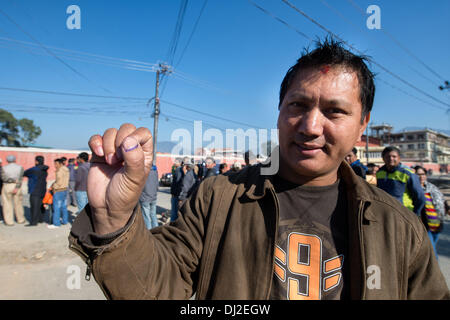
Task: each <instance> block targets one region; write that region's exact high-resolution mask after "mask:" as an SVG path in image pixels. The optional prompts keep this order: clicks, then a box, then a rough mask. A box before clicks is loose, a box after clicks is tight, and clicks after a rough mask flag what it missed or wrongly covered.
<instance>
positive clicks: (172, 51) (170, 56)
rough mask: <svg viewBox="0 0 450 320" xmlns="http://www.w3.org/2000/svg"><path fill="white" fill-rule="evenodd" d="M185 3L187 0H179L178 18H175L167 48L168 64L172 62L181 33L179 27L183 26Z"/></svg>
mask: <svg viewBox="0 0 450 320" xmlns="http://www.w3.org/2000/svg"><path fill="white" fill-rule="evenodd" d="M187 4H188V1H187V0H181V3H180V9H179V11H178V18H177V22H176V24H175V30H174V32H173V35H172V40H171V42H170V46H169V50H168V52H167V55H166V61H168V63H169V64H170V65H172V64H173V59H174V57H175V52H176V50H177V47H178V42H179V40H180V34H181V29H182V27H183V21H184V15H185V13H186V8H187Z"/></svg>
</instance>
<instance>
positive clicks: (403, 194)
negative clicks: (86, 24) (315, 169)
mask: <svg viewBox="0 0 450 320" xmlns="http://www.w3.org/2000/svg"><path fill="white" fill-rule="evenodd" d="M381 156H382V158H383V161H384V165H383V166H382V167H381V168H380V167H379V166H378V165H376V164H374V163H369V164H368V165H367V166H365V165H363V164H362V163H361V162H360V160H359V159H358V158H357V149H356V148H353V149H352V151H351V152H350V153H349V154H348V155H347V156H346V157H345V160H346V161H347V162H348V163H349V164H350V166H351V167H352V169H353V171H354V172H355V173H356V174H357V175H358V176H360V177H361V178H363V179H365V180H366V181H367V182H368V183H370V184H373V185H376V186H377V187H378V188H380V189H382V190H384V191H386V192H387V193H389V194H390V195H391V196H393V197H394V198H395V199H397V200H398V201H399V202H400V203H401V204H402V205H403V206H405V207H406V208H408V209H409V210H411V211H413V212H414V213H415V214H416V215H417V216H419V217H420V219H421V220H422V221H423V223H424V225H425V228H426V229H427V231H428V236H429V237H430V241H431V243H432V245H433V249H434V252H435V255H436V258H437V257H438V255H437V252H436V244H437V242H438V239H439V234H440V233H441V232H442V229H443V226H444V220H445V216H446V214H447V213H448V214H450V212H449V208H448V204H447V202H446V201H445V198H444V195H443V194H442V192H441V191H440V190H439V188H437V187H436V186H435V185H434V184H432V183H431V182H429V181H427V170H426V169H425V168H424V167H422V166H415V167H414V168H410V167H408V166H406V165H404V164H402V163H401V157H400V150H399V149H398V148H397V147H394V146H388V147H386V148H384V150H383V151H382V153H381Z"/></svg>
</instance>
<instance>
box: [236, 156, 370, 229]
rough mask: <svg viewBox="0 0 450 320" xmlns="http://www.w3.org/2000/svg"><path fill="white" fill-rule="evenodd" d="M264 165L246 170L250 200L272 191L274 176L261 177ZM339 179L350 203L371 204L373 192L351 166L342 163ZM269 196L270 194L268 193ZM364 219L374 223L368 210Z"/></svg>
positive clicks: (344, 162)
mask: <svg viewBox="0 0 450 320" xmlns="http://www.w3.org/2000/svg"><path fill="white" fill-rule="evenodd" d="M263 166H264V164H259V165H256V166H252V167H249V168H246V169H247V170H248V173H247V177H246V178H247V179H246V183H245V185H246V190H247V191H246V195H247V197H248V198H250V199H252V200H259V199H261V198H263V197H265V196H266V193H267V192H266V191H272V190H273V189H274V187H273V179H274V175H270V176H265V175H261V173H260V172H261V168H262V167H263ZM338 175H339V177H340V178H341V179H342V180H343V181H344V183H345V186H346V190H347V197H348V199H349V201H350V202H352V203H360V202H361V201H363V202H371V201H373V200H374V198H373V192H372V191H371V189H370V186H368V184H367V183H365V182H364V181H363V180H362V179H361V178H360V177H359V176H357V175H356V174H355V172H354V171H353V169H352V168H351V166H350V165H349V164H348V163H347V162H346V161H342V163H341V165H340V166H339V169H338ZM269 194H270V192H269ZM364 218H365V219H367V220H370V221H376V219H375V216H374V215H373V214H372V213H371V212H370V211H368V210H365V212H364Z"/></svg>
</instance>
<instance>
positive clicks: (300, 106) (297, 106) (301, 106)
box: [289, 102, 306, 108]
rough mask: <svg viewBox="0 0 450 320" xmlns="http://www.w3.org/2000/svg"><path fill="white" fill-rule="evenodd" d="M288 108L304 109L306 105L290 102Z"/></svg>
mask: <svg viewBox="0 0 450 320" xmlns="http://www.w3.org/2000/svg"><path fill="white" fill-rule="evenodd" d="M289 106H292V107H295V108H306V105H305V104H304V103H301V102H291V103H290V104H289Z"/></svg>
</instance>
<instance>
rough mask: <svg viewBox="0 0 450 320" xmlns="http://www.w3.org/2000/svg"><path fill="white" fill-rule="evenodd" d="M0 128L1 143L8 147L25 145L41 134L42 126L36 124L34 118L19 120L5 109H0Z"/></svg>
mask: <svg viewBox="0 0 450 320" xmlns="http://www.w3.org/2000/svg"><path fill="white" fill-rule="evenodd" d="M0 129H1V131H0V145H6V146H8V147H20V146H25V145H27V144H30V143H33V142H34V141H35V140H36V139H37V138H38V137H39V136H40V135H41V128H39V127H38V126H35V125H34V122H33V120H30V119H27V118H23V119H19V120H18V119H16V118H15V117H14V116H13V114H12V113H10V112H8V111H6V110H4V109H0Z"/></svg>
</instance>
